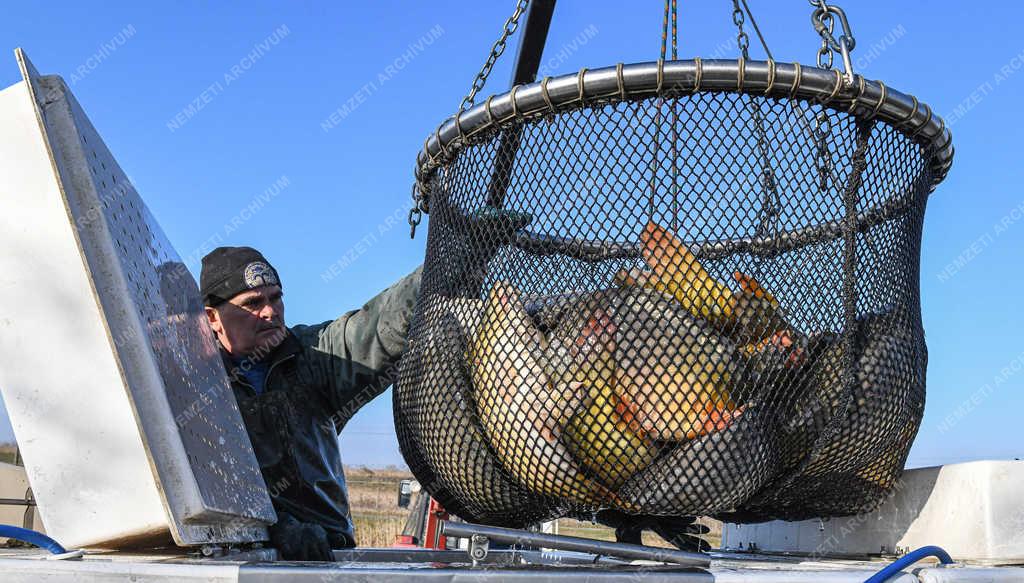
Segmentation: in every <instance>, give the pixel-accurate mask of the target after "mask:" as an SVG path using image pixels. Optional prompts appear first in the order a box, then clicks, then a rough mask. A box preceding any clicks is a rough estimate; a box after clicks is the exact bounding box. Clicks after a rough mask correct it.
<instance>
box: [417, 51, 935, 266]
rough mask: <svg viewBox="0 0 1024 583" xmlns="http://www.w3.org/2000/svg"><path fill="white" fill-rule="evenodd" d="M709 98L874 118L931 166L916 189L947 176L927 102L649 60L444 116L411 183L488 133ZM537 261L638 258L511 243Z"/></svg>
mask: <svg viewBox="0 0 1024 583" xmlns="http://www.w3.org/2000/svg"><path fill="white" fill-rule="evenodd" d="M700 92H709V93H742V94H747V95H755V96H760V97H764V98H768V99H782V98H790V99H797V100H800V101H804V102H809V103H817V104H820V105H822V106H823V107H827V108H829V109H832V110H835V111H841V112H845V113H848V114H850V115H852V116H853V117H855V118H858V119H867V120H872V119H873V120H878V121H881V122H883V123H886V124H887V125H889V126H891V127H892V128H894V129H895V130H896V131H897V132H899V133H901V134H903V135H904V136H906V137H907V138H908V139H910V140H912V141H913V142H915V143H917V144H918V145H920V146H921V147H922V148H923V149H924V151H925V156H926V157H928V159H929V166H930V170H931V171H930V172H926V173H922V174H921V176H919V177H918V181H920V180H925V179H928V180H930V183H929V184H926V185H922V184H918V183H917V181H915V188H914V190H918V187H921V186H923V187H924V188H925V192H928V193H930V192H932V191H933V190H934V189H935V188H936V187H937V186H938V184H939V183H941V182H942V180H943V179H944V178H945V176H946V173H947V172H948V171H949V168H950V166H951V165H952V161H953V152H954V150H953V140H952V134H951V132H950V130H949V128H947V127H946V124H945V122H944V120H942V118H941V117H939V116H938V115H935V113H934V112H933V111H932V109H931V108H930V107H929V106H928V105H927V104H925V103H922V102H921V101H919V100H918V99H917V98H916V97H914V96H912V95H907V94H905V93H902V92H900V91H897V90H895V89H892V88H890V87H888V86H886V85H885V84H884V83H882V82H881V81H870V80H867V79H865V78H864V77H862V76H860V75H856V76H855V77H854V82H853V83H852V84H849V85H847V84H846V83H845V81H844V78H843V75H842V73H840V72H839V71H835V70H826V69H819V68H816V67H805V66H802V65H800V64H798V63H778V62H775V61H773V60H768V61H746V60H744V59H743V58H740V59H737V60H720V59H715V60H702V59H700V58H697V59H693V60H684V61H660V60H659V61H654V62H647V63H636V64H630V65H623V64H622V63H619V64H617V65H615V66H612V67H605V68H601V69H592V70H590V69H581V70H580V71H579V72H578V73H575V74H569V75H562V76H559V77H546V78H544V79H543V80H541V81H539V82H535V83H531V84H528V85H519V86H516V87H513V88H512V89H511V90H510V91H508V92H507V93H502V94H499V95H493V96H491V97H489V98H488V99H487V100H486V101H485V102H484V103H482V104H479V105H477V106H475V107H473V108H472V109H469V110H468V111H465V112H462V113H460V114H458V115H455V116H452V117H450V118H448V119H446V120H445V121H444V122H443V123H442V124H441V125H440V126H438V128H437V129H436V130H435V131H434V132H433V133H432V134H431V135H430V136H429V137H428V138H427V139H426V141H425V142H424V145H423V149H422V150H421V151H420V153H419V154H418V156H417V165H416V172H415V174H416V181H417V186H418V188H419V189H420V192H422V193H424V194H425V195H427V196H429V183H430V181H431V180H432V178H433V176H434V175H435V174H436V172H437V170H438V169H440V168H442V167H444V166H445V165H446V164H448V163H450V162H451V161H452V160H454V158H455V156H456V154H457V153H458V152H459V151H460V150H461V149H463V148H465V147H467V146H470V145H472V144H474V143H476V142H477V141H484V140H486V139H488V138H489V137H490V136H491V131H489V130H495V129H501V128H506V127H511V126H514V125H517V124H521V123H525V122H527V121H530V120H533V119H537V118H540V117H544V116H547V115H552V114H557V113H558V112H561V111H568V110H572V109H578V108H580V107H584V106H587V105H594V104H601V103H609V102H615V101H625V100H638V99H649V98H652V97H656V96H673V95H687V94H696V93H700ZM913 198H914V193H913V192H908V193H907V194H906V195H905V196H898V197H895V198H893V199H891V200H889V201H886V202H885V203H883V204H882V205H880V206H877V207H875V208H871V209H867V210H865V211H862V212H861V213H859V215H858V217H857V225H858V229H859V230H865V229H867V228H869V227H871V226H872V225H875V224H878V223H880V222H883V221H886V220H889V219H891V218H893V217H895V216H898V215H899V214H901V213H902V212H903V211H904V210H905V209H906V208H907V207H909V205H911V204H912V203H913ZM842 228H843V227H842V224H841V222H839V221H836V222H834V223H825V224H821V225H816V226H813V227H807V228H805V229H801V230H798V231H793V232H788V233H783V234H780V235H778V236H770V237H748V238H742V239H729V240H721V241H705V242H694V244H693V248H692V250H693V251H694V252H695V253H696V254H697V255H698V256H700V257H702V258H715V257H721V256H725V255H730V254H733V253H737V252H747V253H752V254H756V255H761V256H769V255H774V254H777V253H781V252H784V251H787V250H792V249H796V248H799V247H802V246H804V245H806V244H809V243H811V242H814V241H820V240H822V238H823V237H824V238H833V237H838V236H841V234H842ZM513 244H515V245H516V246H517V247H520V248H523V249H526V250H529V251H531V252H533V253H538V254H552V253H559V254H564V255H568V256H570V257H573V258H576V259H580V260H583V261H603V260H606V259H612V258H621V257H635V256H637V252H638V251H637V249H636V245H635V244H634V243H631V242H621V243H619V242H609V241H583V240H567V239H561V238H556V237H551V236H547V235H543V234H538V233H531V232H528V231H524V232H521V233H519V234H518V235H517V237H516V240H515V241H514V242H513Z"/></svg>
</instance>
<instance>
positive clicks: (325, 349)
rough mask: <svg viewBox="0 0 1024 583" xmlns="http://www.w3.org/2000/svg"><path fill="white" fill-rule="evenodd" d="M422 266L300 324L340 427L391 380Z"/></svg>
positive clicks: (402, 350) (417, 292) (406, 332)
mask: <svg viewBox="0 0 1024 583" xmlns="http://www.w3.org/2000/svg"><path fill="white" fill-rule="evenodd" d="M422 271H423V266H420V267H417V268H416V270H415V271H413V272H412V273H410V274H409V275H406V276H405V277H403V278H402V279H400V280H398V281H397V282H395V283H394V284H393V285H391V287H389V288H387V289H385V290H384V291H382V292H381V293H379V294H377V295H376V296H374V297H373V298H372V299H371V300H370V301H368V302H366V304H365V305H364V306H363V307H362V308H360V309H358V310H354V311H351V312H348V313H346V314H344V315H342V316H341V317H340V318H338V319H336V320H334V321H332V322H325V323H323V324H320V325H318V326H309V327H299V328H304V330H302V333H301V336H304V338H302V341H303V342H302V343H303V344H306V345H307V349H313V350H315V351H316V352H318V353H319V356H320V357H321V358H319V359H318V360H320V361H321V363H322V364H323V365H324V366H322V367H321V370H322V372H323V373H324V375H323V381H324V382H323V385H324V387H323V389H324V391H326V395H324V397H325V398H326V401H327V403H328V404H329V406H331V407H333V408H334V409H335V410H334V413H333V415H332V419H333V420H334V423H335V426H336V427H337V429H338V430H339V431H340V430H341V428H342V427H343V426H344V425H345V423H347V422H348V420H349V419H351V418H352V416H353V415H354V414H355V413H356V411H358V410H359V409H360V408H361V407H362V406H363V405H365V404H366V403H368V402H370V401H371V400H372V399H373V398H374V397H376V396H378V395H380V394H381V393H383V392H384V390H385V389H387V388H388V387H389V386H391V383H392V382H393V381H394V379H395V378H396V377H397V373H398V362H399V359H400V357H401V356H402V354H403V353H404V352H405V348H406V344H407V340H406V336H407V334H408V331H409V321H410V320H411V319H412V315H413V310H415V308H416V298H417V296H418V295H419V289H420V277H421V273H422Z"/></svg>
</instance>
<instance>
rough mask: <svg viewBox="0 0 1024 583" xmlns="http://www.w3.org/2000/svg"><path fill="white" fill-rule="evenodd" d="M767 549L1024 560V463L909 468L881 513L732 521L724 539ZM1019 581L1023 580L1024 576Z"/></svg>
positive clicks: (725, 542)
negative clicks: (937, 550) (929, 552)
mask: <svg viewBox="0 0 1024 583" xmlns="http://www.w3.org/2000/svg"><path fill="white" fill-rule="evenodd" d="M751 543H754V544H756V545H757V548H758V549H759V550H761V551H765V552H773V551H775V552H801V553H812V554H818V555H828V554H834V553H842V554H846V553H852V554H863V553H869V554H871V553H873V554H877V553H879V552H880V551H881V549H882V547H885V549H886V550H887V551H888V552H890V553H891V552H893V551H895V550H897V549H899V550H900V551H905V550H913V549H916V548H919V547H923V546H927V545H938V546H940V547H942V548H943V549H945V550H946V551H947V552H948V553H949V554H950V555H951V556H952V557H953V559H955V560H958V561H977V562H993V563H1006V564H1021V563H1024V462H1020V461H1012V462H1003V461H978V462H970V463H963V464H953V465H947V466H938V467H932V468H919V469H914V470H908V471H906V472H905V473H904V474H903V478H902V481H901V485H900V487H899V488H898V489H897V491H896V492H895V494H894V495H892V496H891V497H890V498H889V499H888V500H887V501H886V502H885V504H884V505H882V506H881V507H880V508H879V509H878V510H876V511H875V512H872V513H869V514H864V515H860V516H852V517H844V518H834V519H831V520H828V521H825V522H819V521H817V520H810V521H803V522H783V521H774V522H766V523H761V524H743V525H735V524H727V525H725V526H724V527H723V530H722V545H723V547H728V548H741V545H742V548H749V547H750V544H751ZM1021 580H1024V575H1022V577H1021Z"/></svg>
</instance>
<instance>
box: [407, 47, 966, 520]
mask: <svg viewBox="0 0 1024 583" xmlns="http://www.w3.org/2000/svg"><path fill="white" fill-rule="evenodd" d="M950 143H951V137H950V134H949V132H948V130H946V129H945V127H944V126H943V124H942V122H941V120H939V119H938V118H936V117H934V116H933V115H932V113H931V110H930V109H929V108H928V107H927V106H925V105H923V104H920V103H919V102H918V101H917V100H916V99H915V98H913V97H910V96H907V95H904V94H902V93H899V92H897V91H894V90H892V89H890V88H886V87H885V85H884V84H882V83H879V82H873V81H866V80H864V79H863V78H861V77H856V78H854V82H853V83H852V84H847V83H844V79H843V77H842V75H840V74H839V73H837V72H835V71H826V70H821V69H811V68H801V67H800V66H799V65H788V64H781V63H774V62H771V61H769V62H750V61H748V62H744V61H742V60H739V61H704V62H701V61H699V60H696V61H672V62H668V63H663V62H658V63H647V64H638V65H628V66H622V65H619V66H616V67H611V68H607V69H599V70H591V71H586V70H585V71H581V72H580V73H579V74H577V75H569V76H565V77H558V78H551V79H546V80H545V81H543V82H541V83H536V84H532V85H527V86H522V87H518V88H516V89H514V90H512V91H511V92H510V93H508V94H504V95H499V96H495V97H492V98H490V99H488V100H487V102H486V103H485V104H482V105H479V106H476V107H474V108H473V109H470V110H468V111H466V112H463V113H462V114H461V115H459V116H457V117H455V118H452V119H449V120H447V121H446V122H445V123H443V124H442V125H441V127H439V128H438V130H437V132H435V133H434V134H433V135H432V136H431V137H430V138H429V139H428V140H427V142H426V144H425V146H424V150H423V151H422V152H421V154H420V156H419V159H418V171H417V180H418V188H419V191H420V192H421V193H422V198H423V206H424V207H426V209H427V210H428V211H429V213H430V214H429V216H430V224H429V235H428V241H427V252H426V261H425V268H424V272H423V287H422V291H421V296H420V299H419V304H418V307H417V310H416V315H415V317H414V320H413V323H412V327H411V331H410V338H409V348H408V352H407V354H406V355H405V357H404V358H403V361H402V365H401V371H400V374H399V381H398V383H397V386H396V390H395V400H394V406H395V418H396V425H397V430H398V436H399V441H400V444H401V447H402V452H403V454H404V457H405V459H406V461H407V462H408V464H409V466H410V468H411V469H412V471H413V473H414V474H415V475H416V476H417V478H418V479H419V481H420V482H421V483H422V484H423V486H424V487H425V488H426V490H427V491H428V492H430V493H431V494H432V495H433V496H434V497H435V498H437V499H438V500H439V501H440V502H441V503H442V504H443V505H444V506H445V507H447V508H448V509H449V510H450V511H451V512H453V513H455V514H457V515H459V516H461V517H462V518H464V519H467V520H471V521H477V522H484V523H491V524H502V525H509V526H521V525H526V524H528V523H531V522H534V521H537V520H541V519H550V518H555V517H559V516H566V515H576V516H590V515H591V514H592V513H593V512H594V511H596V510H598V509H603V508H614V509H617V510H620V511H623V512H626V513H634V514H655V515H675V516H688V515H716V516H729V517H730V518H731V519H733V520H740V521H745V520H764V519H768V518H782V519H791V520H794V519H802V518H807V517H812V516H836V515H847V514H852V513H857V512H862V511H866V510H868V509H870V508H872V507H873V506H874V505H876V504H877V503H878V502H879V501H880V500H881V499H882V498H883V497H884V495H885V493H886V492H887V491H889V490H891V489H892V488H893V486H894V484H895V482H896V480H897V479H898V477H899V474H900V471H901V468H902V466H903V463H904V461H905V459H906V456H907V452H908V450H909V448H910V445H911V442H912V440H913V438H914V436H915V434H916V432H917V430H918V427H919V425H920V421H921V416H922V413H923V410H924V402H925V364H926V358H927V356H926V348H925V342H924V333H923V330H922V326H921V317H920V301H919V289H918V279H919V277H918V269H919V267H918V265H919V252H920V239H921V227H922V220H923V215H924V210H925V203H926V200H927V196H928V194H929V193H930V192H931V191H932V190H933V189H934V188H935V186H936V185H937V184H938V183H939V182H940V181H941V180H942V178H943V177H944V176H945V173H946V171H947V169H948V167H949V164H950V161H951V158H952V148H951V145H950Z"/></svg>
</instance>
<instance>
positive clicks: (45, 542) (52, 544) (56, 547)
mask: <svg viewBox="0 0 1024 583" xmlns="http://www.w3.org/2000/svg"><path fill="white" fill-rule="evenodd" d="M0 536H2V537H5V538H13V539H14V540H20V541H22V542H26V543H32V544H34V545H36V546H37V547H42V548H44V549H46V550H48V551H50V552H51V553H53V554H55V555H60V554H63V553H66V552H67V551H66V550H64V547H62V546H60V543H58V542H57V541H55V540H53V539H52V538H50V537H48V536H46V535H45V534H43V533H41V532H36V531H34V530H29V529H27V528H21V527H18V526H11V525H9V524H0Z"/></svg>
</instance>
